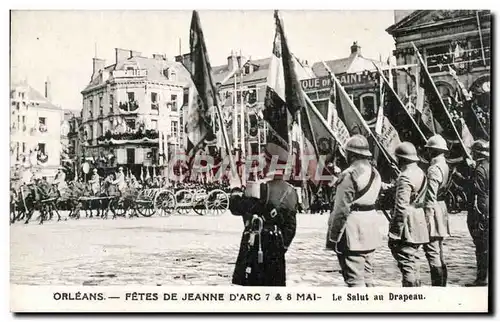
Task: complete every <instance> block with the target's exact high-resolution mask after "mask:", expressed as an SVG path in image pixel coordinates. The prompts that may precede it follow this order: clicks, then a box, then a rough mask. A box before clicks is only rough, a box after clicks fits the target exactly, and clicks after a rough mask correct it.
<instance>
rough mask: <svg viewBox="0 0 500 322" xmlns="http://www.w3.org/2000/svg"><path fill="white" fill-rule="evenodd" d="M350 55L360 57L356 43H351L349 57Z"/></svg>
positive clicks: (359, 48)
mask: <svg viewBox="0 0 500 322" xmlns="http://www.w3.org/2000/svg"><path fill="white" fill-rule="evenodd" d="M352 54H358V55H361V46H359V45H358V42H357V41H355V42H353V43H352V46H351V55H352Z"/></svg>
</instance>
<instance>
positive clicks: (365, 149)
mask: <svg viewBox="0 0 500 322" xmlns="http://www.w3.org/2000/svg"><path fill="white" fill-rule="evenodd" d="M345 149H346V151H349V152H352V153H355V154H359V155H363V156H365V157H371V156H372V153H371V152H370V146H369V144H368V140H367V139H366V138H365V137H364V136H362V135H361V134H356V135H353V136H351V138H350V139H349V140H348V141H347V143H346V145H345Z"/></svg>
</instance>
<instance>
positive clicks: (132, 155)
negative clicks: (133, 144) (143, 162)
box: [127, 149, 135, 164]
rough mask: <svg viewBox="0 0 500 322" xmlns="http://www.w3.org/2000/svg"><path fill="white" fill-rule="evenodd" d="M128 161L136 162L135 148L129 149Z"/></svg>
mask: <svg viewBox="0 0 500 322" xmlns="http://www.w3.org/2000/svg"><path fill="white" fill-rule="evenodd" d="M127 163H128V164H135V149H127Z"/></svg>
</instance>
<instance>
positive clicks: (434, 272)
mask: <svg viewBox="0 0 500 322" xmlns="http://www.w3.org/2000/svg"><path fill="white" fill-rule="evenodd" d="M442 283H443V268H442V267H435V266H431V285H432V286H442Z"/></svg>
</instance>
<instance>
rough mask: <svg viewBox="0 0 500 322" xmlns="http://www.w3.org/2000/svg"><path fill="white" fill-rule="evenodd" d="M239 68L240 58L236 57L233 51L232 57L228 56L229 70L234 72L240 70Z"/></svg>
mask: <svg viewBox="0 0 500 322" xmlns="http://www.w3.org/2000/svg"><path fill="white" fill-rule="evenodd" d="M238 66H239V63H238V57H236V56H234V53H233V51H231V55H230V56H227V68H228V69H229V70H233V69H234V68H238Z"/></svg>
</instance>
